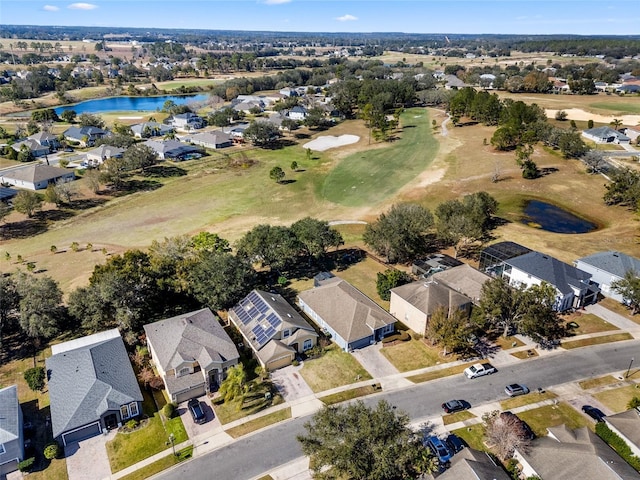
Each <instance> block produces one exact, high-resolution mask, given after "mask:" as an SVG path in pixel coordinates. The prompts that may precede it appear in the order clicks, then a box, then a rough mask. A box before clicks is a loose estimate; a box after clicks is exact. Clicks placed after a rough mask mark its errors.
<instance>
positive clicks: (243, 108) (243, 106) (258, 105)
mask: <svg viewBox="0 0 640 480" xmlns="http://www.w3.org/2000/svg"><path fill="white" fill-rule="evenodd" d="M264 106H265V105H264V102H263V101H262V100H257V101H255V100H245V101H242V102H239V103H236V104H235V105H233V107H231V108H233V109H234V110H235V111H236V112H244V113H252V112H253V111H254V110H256V109H257V110H258V111H260V112H263V111H264Z"/></svg>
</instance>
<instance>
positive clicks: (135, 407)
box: [129, 402, 140, 417]
mask: <svg viewBox="0 0 640 480" xmlns="http://www.w3.org/2000/svg"><path fill="white" fill-rule="evenodd" d="M129 412H130V413H131V416H132V417H137V416H138V414H139V413H140V412H139V411H138V404H137V403H136V402H133V403H130V404H129Z"/></svg>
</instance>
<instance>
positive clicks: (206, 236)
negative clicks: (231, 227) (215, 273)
mask: <svg viewBox="0 0 640 480" xmlns="http://www.w3.org/2000/svg"><path fill="white" fill-rule="evenodd" d="M191 245H192V246H193V249H194V250H195V251H198V252H221V253H224V252H230V251H231V246H230V245H229V241H228V240H225V239H224V238H222V237H219V236H218V234H216V233H210V232H200V233H198V234H197V235H194V236H193V237H191Z"/></svg>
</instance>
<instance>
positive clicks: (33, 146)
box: [11, 138, 51, 158]
mask: <svg viewBox="0 0 640 480" xmlns="http://www.w3.org/2000/svg"><path fill="white" fill-rule="evenodd" d="M11 148H13V149H14V150H15V151H16V152H18V153H19V152H21V151H22V149H23V148H26V149H27V150H29V151H30V152H31V154H32V155H33V156H34V157H36V158H37V157H44V156H45V155H47V154H48V153H49V152H50V151H51V150H50V149H49V147H48V146H43V145H40V144H39V143H38V142H37V141H35V140H32V139H30V138H25V139H24V140H22V141H20V142H16V143H14V144H13V145H11Z"/></svg>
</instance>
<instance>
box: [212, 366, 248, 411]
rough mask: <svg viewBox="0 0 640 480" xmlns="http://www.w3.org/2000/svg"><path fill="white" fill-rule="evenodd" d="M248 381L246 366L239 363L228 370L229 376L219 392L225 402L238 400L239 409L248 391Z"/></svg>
mask: <svg viewBox="0 0 640 480" xmlns="http://www.w3.org/2000/svg"><path fill="white" fill-rule="evenodd" d="M246 381H247V374H246V373H245V371H244V366H243V365H242V364H238V365H236V366H235V367H231V368H230V369H229V370H227V378H226V379H225V380H224V381H223V382H222V384H221V385H220V390H218V392H219V393H220V395H221V396H222V399H223V400H224V401H225V402H233V401H238V407H239V408H238V409H240V408H242V402H243V401H244V396H245V395H246V393H247V389H246Z"/></svg>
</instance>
